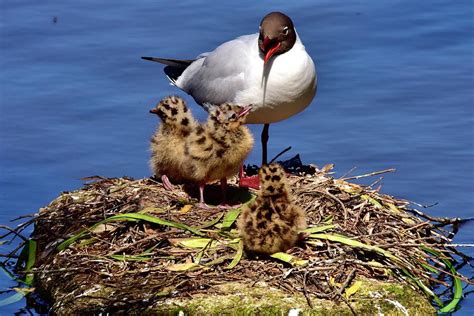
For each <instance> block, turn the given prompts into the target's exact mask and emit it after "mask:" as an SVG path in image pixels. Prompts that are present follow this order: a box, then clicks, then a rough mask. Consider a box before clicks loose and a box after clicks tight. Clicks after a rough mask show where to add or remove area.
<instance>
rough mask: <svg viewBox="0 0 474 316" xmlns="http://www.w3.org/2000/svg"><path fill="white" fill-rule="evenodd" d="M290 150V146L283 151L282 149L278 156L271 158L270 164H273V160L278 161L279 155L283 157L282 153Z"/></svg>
mask: <svg viewBox="0 0 474 316" xmlns="http://www.w3.org/2000/svg"><path fill="white" fill-rule="evenodd" d="M290 149H291V146H288V147H286V148H285V149H283V150H282V151H281V152H280V153H279V154H278V155H276V156H275V157H273V159H272V160H270V163H272V162H274V161H275V160H277V159H278V157H280V156H281V155H283V154H284V153H286V152H287V151H288V150H290Z"/></svg>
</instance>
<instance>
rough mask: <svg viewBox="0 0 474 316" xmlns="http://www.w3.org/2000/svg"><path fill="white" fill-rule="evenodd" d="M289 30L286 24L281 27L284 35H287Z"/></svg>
mask: <svg viewBox="0 0 474 316" xmlns="http://www.w3.org/2000/svg"><path fill="white" fill-rule="evenodd" d="M289 30H290V29H289V28H288V26H285V27H284V28H283V34H284V35H288V32H289Z"/></svg>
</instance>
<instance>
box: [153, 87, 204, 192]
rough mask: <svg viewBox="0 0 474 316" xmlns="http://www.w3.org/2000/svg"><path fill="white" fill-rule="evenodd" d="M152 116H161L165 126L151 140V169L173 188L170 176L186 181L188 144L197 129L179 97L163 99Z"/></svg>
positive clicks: (175, 179)
mask: <svg viewBox="0 0 474 316" xmlns="http://www.w3.org/2000/svg"><path fill="white" fill-rule="evenodd" d="M150 113H153V114H156V115H158V116H159V117H160V119H161V121H162V123H161V124H160V126H159V128H158V129H157V131H156V132H155V134H154V135H153V136H152V138H151V144H150V150H151V159H150V167H151V169H152V171H153V173H154V175H155V176H161V177H162V180H163V184H164V185H165V186H166V187H168V188H170V186H171V184H170V182H169V180H168V178H167V177H169V178H171V179H172V180H174V181H182V180H186V175H185V174H183V172H182V170H183V169H184V165H185V164H187V163H188V161H187V160H186V158H185V154H184V152H185V143H186V140H187V138H188V137H189V135H190V134H191V132H192V131H193V130H194V129H195V128H196V127H197V126H198V123H197V122H196V120H195V119H194V117H193V116H192V114H191V111H189V109H188V107H187V106H186V102H185V101H184V100H183V99H181V98H180V97H177V96H169V97H166V98H164V99H162V100H161V101H160V102H159V103H158V104H157V105H156V107H155V108H154V109H151V110H150Z"/></svg>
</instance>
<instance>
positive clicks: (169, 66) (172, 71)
mask: <svg viewBox="0 0 474 316" xmlns="http://www.w3.org/2000/svg"><path fill="white" fill-rule="evenodd" d="M142 59H144V60H149V61H154V62H157V63H160V64H164V65H166V67H165V69H164V72H165V74H166V76H167V77H168V79H169V80H170V81H171V83H172V84H174V85H176V80H177V79H178V77H179V76H181V74H182V73H183V71H184V70H185V69H186V68H188V66H189V65H191V63H192V62H193V61H194V60H193V59H171V58H158V57H142Z"/></svg>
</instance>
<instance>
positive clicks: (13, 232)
mask: <svg viewBox="0 0 474 316" xmlns="http://www.w3.org/2000/svg"><path fill="white" fill-rule="evenodd" d="M23 226H24V225H20V226H18V227H17V228H16V229H13V228H10V227H8V226H5V225H0V229H5V230H8V231H9V232H8V233H6V234H5V235H2V236H0V239H3V238H5V237H7V236H8V235H10V234H15V236H18V237H20V238H21V239H23V241H27V240H28V238H26V237H24V236H22V235H21V234H20V233H19V232H18V230H20V229H21V228H22V227H23Z"/></svg>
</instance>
